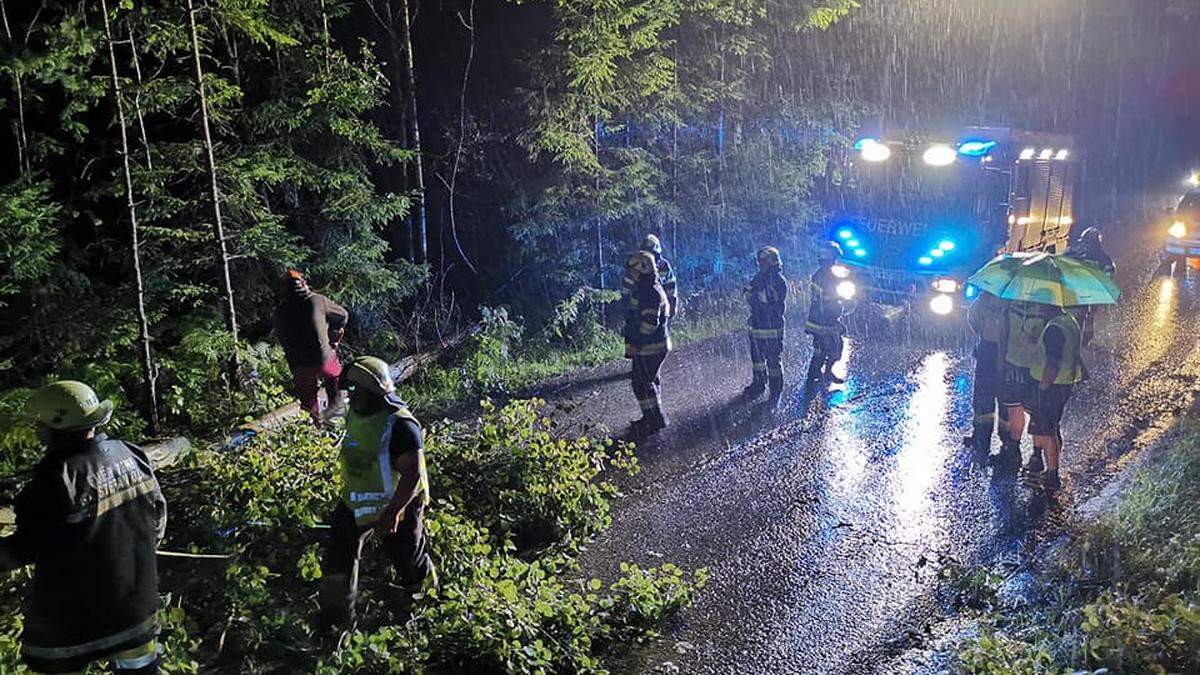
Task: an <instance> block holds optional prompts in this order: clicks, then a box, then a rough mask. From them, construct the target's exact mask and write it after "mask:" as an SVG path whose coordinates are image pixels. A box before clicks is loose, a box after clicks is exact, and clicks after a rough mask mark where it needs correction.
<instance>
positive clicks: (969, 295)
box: [963, 284, 979, 300]
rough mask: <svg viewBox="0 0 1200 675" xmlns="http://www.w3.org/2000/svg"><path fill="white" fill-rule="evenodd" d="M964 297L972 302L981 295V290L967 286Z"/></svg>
mask: <svg viewBox="0 0 1200 675" xmlns="http://www.w3.org/2000/svg"><path fill="white" fill-rule="evenodd" d="M963 295H965V296H967V299H968V300H970V299H971V298H973V297H975V296H976V295H979V289H978V288H975V287H974V286H972V285H971V284H967V286H966V288H965V289H963Z"/></svg>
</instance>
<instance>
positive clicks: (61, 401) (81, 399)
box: [25, 380, 113, 431]
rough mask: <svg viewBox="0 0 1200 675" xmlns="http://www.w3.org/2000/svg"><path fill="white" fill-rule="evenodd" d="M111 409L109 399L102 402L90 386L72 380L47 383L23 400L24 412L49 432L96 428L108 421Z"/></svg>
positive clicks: (110, 417) (111, 405)
mask: <svg viewBox="0 0 1200 675" xmlns="http://www.w3.org/2000/svg"><path fill="white" fill-rule="evenodd" d="M112 412H113V404H112V401H101V400H100V399H99V398H98V397H97V396H96V392H95V391H93V390H92V388H91V387H89V386H87V385H86V384H84V383H82V382H76V381H75V380H63V381H61V382H55V383H53V384H47V385H46V386H44V387H42V388H40V389H38V390H37V391H35V392H33V394H32V395H31V396H30V397H29V400H28V401H26V402H25V413H26V414H27V415H29V416H30V417H31V418H33V421H34V422H36V423H37V424H38V425H40V426H42V427H45V428H47V429H50V430H52V431H87V430H88V429H95V428H96V427H99V426H102V425H104V424H107V423H108V420H110V419H112Z"/></svg>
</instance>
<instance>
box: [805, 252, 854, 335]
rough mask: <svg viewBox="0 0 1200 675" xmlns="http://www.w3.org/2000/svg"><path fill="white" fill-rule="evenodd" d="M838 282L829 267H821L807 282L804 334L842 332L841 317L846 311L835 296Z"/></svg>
mask: <svg viewBox="0 0 1200 675" xmlns="http://www.w3.org/2000/svg"><path fill="white" fill-rule="evenodd" d="M839 281H841V280H840V279H838V278H837V277H836V276H834V275H833V269H832V266H831V265H825V266H824V267H821V268H820V269H818V270H817V271H816V272H814V273H813V275H812V277H811V278H810V279H809V280H808V288H809V305H808V321H807V322H805V324H804V330H805V331H806V332H809V333H813V334H817V333H833V332H837V333H841V332H842V331H843V330H844V328H843V326H842V315H844V314H845V313H846V310H845V307H844V306H843V304H842V301H841V299H840V298H838V296H837V285H838V282H839Z"/></svg>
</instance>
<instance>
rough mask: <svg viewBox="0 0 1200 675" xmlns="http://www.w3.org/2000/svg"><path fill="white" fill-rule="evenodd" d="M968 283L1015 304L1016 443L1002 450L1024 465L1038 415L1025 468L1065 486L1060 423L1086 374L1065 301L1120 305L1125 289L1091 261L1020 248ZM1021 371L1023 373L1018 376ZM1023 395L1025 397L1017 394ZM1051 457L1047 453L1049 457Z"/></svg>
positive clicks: (1006, 341)
mask: <svg viewBox="0 0 1200 675" xmlns="http://www.w3.org/2000/svg"><path fill="white" fill-rule="evenodd" d="M968 283H970V284H972V285H974V286H975V287H976V288H978V289H980V290H981V291H985V292H987V293H991V294H992V295H995V296H996V297H998V298H1000V299H1002V300H1009V301H1011V302H1012V303H1013V305H1012V306H1011V308H1010V310H1009V321H1008V322H1007V326H1006V330H1005V334H1004V337H1003V341H1002V342H1001V345H1002V349H1001V352H1002V353H1003V354H1004V358H1005V359H1006V362H1007V363H1008V364H1009V366H1013V365H1014V363H1016V364H1017V365H1019V366H1023V368H1024V369H1026V370H1022V372H1020V373H1018V369H1017V368H1011V367H1010V368H1008V369H1007V370H1006V382H1007V384H1008V385H1009V386H1008V388H1007V390H1006V391H1005V392H1004V393H1005V399H1006V400H1005V403H1008V404H1013V403H1019V404H1020V405H1019V406H1018V405H1011V407H1010V408H1009V411H1010V423H1011V424H1010V430H1011V437H1012V439H1013V440H1012V442H1011V445H1010V447H1009V449H1008V450H1007V454H1006V455H1005V453H1006V451H1005V450H1002V451H1001V452H1002V455H1004V457H1003V460H1002V461H1004V463H1005V464H1011V463H1013V461H1014V460H1015V461H1016V462H1018V463H1019V456H1020V455H1019V453H1020V449H1019V446H1017V445H1016V444H1017V443H1019V442H1020V437H1021V434H1022V432H1023V430H1024V422H1025V419H1024V418H1025V412H1026V411H1028V412H1029V413H1030V416H1031V417H1032V418H1033V424H1032V425H1031V428H1030V432H1031V434H1032V435H1033V436H1034V445H1035V447H1036V448H1037V450H1035V452H1034V456H1033V457H1032V458H1030V461H1029V464H1027V466H1026V475H1027V476H1032V475H1036V476H1037V477H1039V478H1041V477H1042V475H1041V474H1042V471H1043V470H1046V469H1051V470H1053V473H1052V474H1050V473H1049V472H1048V473H1047V475H1046V476H1045V481H1044V482H1043V484H1044V485H1045V486H1046V487H1048V488H1049V489H1055V488H1057V487H1058V485H1059V479H1058V463H1059V456H1060V454H1061V450H1062V437H1061V435H1060V434H1059V431H1058V426H1059V422H1060V421H1061V419H1062V411H1063V409H1064V408H1065V405H1066V401H1067V399H1068V398H1069V397H1070V394H1071V390H1072V388H1073V387H1074V385H1075V384H1077V383H1078V382H1080V381H1081V380H1082V379H1083V364H1082V362H1080V360H1079V345H1080V342H1081V339H1082V331H1081V330H1080V328H1079V323H1078V322H1077V321H1076V320H1075V319H1074V317H1071V316H1070V315H1068V314H1067V313H1066V311H1065V309H1064V308H1066V307H1091V306H1095V305H1112V304H1116V302H1117V299H1118V298H1119V297H1120V295H1121V289H1120V288H1118V287H1117V285H1116V284H1115V283H1113V280H1112V277H1110V276H1109V275H1108V274H1107V273H1105V272H1104V271H1103V270H1101V269H1100V268H1098V267H1096V266H1095V265H1092V264H1090V263H1086V262H1081V261H1079V260H1076V259H1074V258H1071V257H1068V256H1062V255H1054V254H1049V253H1013V254H1009V255H1003V256H999V257H997V258H995V259H994V260H992V261H991V262H989V263H988V264H986V265H984V266H983V267H982V268H980V270H979V271H978V272H976V273H975V274H974V275H972V276H971V278H970V279H968ZM1018 375H1023V378H1022V381H1018V377H1017V376H1018ZM1018 399H1019V400H1018ZM1043 455H1044V457H1043Z"/></svg>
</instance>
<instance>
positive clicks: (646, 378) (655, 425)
mask: <svg viewBox="0 0 1200 675" xmlns="http://www.w3.org/2000/svg"><path fill="white" fill-rule="evenodd" d="M627 268H628V269H629V271H630V272H631V273H632V274H633V275H634V287H633V295H632V298H631V300H632V302H633V303H634V304H635V306H636V307H637V308H638V309H637V314H636V315H633V314H630V315H627V316H626V319H625V356H626V357H628V358H630V359H633V373H632V376H631V380H632V384H633V394H634V396H636V397H637V400H638V405H639V406H640V407H641V409H642V417H641V419H639V420H637V421H635V422H634V423H633V429H634V432H635V433H637V434H639V435H642V436H648V435H651V434H654V433H657V432H658V431H660V430H662V429H663V428H665V427H666V426H667V419H666V417H664V416H663V413H662V402H661V400H660V397H659V370H660V369H661V368H662V364H663V360H665V359H666V358H667V352H669V351H671V336H670V331H669V330H668V328H667V321H668V320H669V319H670V316H671V305H670V302H669V301H668V300H667V294H666V293H665V292H664V291H663V287H662V286H661V285H660V284H659V282H658V270H657V266H656V265H655V261H654V256H653V255H651V254H650V253H647V252H646V251H639V252H637V253H635V254H633V256H631V258H630V261H629V264H628V265H627Z"/></svg>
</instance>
